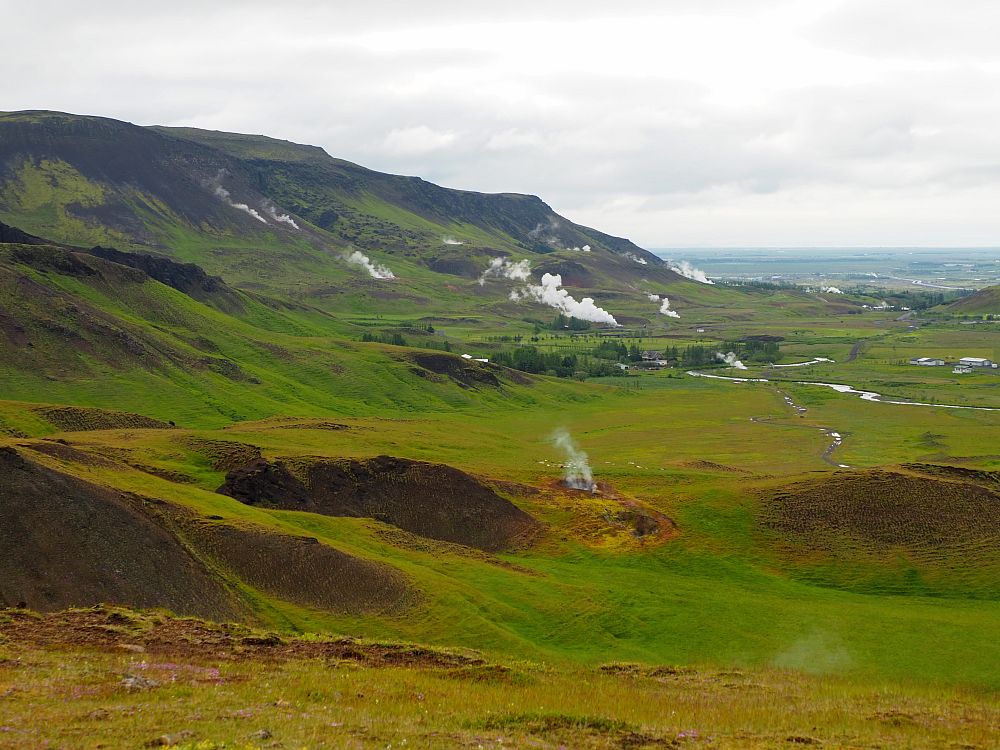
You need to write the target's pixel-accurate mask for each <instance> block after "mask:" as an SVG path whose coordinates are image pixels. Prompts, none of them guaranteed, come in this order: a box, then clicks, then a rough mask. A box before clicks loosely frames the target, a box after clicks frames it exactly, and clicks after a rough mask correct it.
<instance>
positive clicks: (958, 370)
mask: <svg viewBox="0 0 1000 750" xmlns="http://www.w3.org/2000/svg"><path fill="white" fill-rule="evenodd" d="M952 372H953V373H954V374H955V375H968V374H969V373H970V372H972V368H971V367H966V366H965V365H955V368H954V369H953V370H952Z"/></svg>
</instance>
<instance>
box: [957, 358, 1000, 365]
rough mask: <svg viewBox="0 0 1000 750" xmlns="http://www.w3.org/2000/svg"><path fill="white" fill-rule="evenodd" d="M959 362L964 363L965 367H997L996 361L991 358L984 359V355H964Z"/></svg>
mask: <svg viewBox="0 0 1000 750" xmlns="http://www.w3.org/2000/svg"><path fill="white" fill-rule="evenodd" d="M958 364H960V365H964V366H965V367H996V363H995V362H993V361H992V360H989V359H983V358H982V357H962V358H961V359H960V360H958Z"/></svg>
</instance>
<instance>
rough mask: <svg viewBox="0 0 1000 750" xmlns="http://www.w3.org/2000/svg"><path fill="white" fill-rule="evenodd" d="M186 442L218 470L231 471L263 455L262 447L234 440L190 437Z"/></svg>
mask: <svg viewBox="0 0 1000 750" xmlns="http://www.w3.org/2000/svg"><path fill="white" fill-rule="evenodd" d="M184 443H185V444H186V445H187V446H188V447H189V448H191V449H192V450H193V451H195V452H196V453H199V454H201V455H203V456H205V457H206V458H208V459H209V461H211V463H212V468H214V469H215V470H216V471H231V470H232V469H235V468H237V467H239V466H244V465H246V464H248V463H250V462H251V461H255V460H256V459H258V458H260V457H261V453H260V448H258V447H257V446H256V445H250V444H249V443H240V442H237V441H234V440H207V439H204V438H195V437H190V438H187V439H185V440H184Z"/></svg>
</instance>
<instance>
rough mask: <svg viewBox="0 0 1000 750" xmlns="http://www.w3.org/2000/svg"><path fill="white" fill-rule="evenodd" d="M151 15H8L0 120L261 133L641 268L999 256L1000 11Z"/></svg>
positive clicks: (105, 5)
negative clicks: (641, 253)
mask: <svg viewBox="0 0 1000 750" xmlns="http://www.w3.org/2000/svg"><path fill="white" fill-rule="evenodd" d="M145 5H147V4H145V3H141V2H135V1H134V0H130V1H129V2H125V1H123V0H98V2H94V3H88V4H85V5H80V4H78V3H69V2H65V1H63V2H54V1H53V0H34V1H33V2H31V3H25V2H23V0H0V18H4V19H5V21H6V23H5V26H7V29H8V33H5V34H4V42H3V47H4V49H3V53H2V54H0V81H2V82H3V84H2V87H0V110H11V111H12V110H20V109H52V110H60V111H67V112H74V113H80V114H95V115H103V116H107V117H113V118H117V119H123V120H128V121H130V122H135V123H138V124H162V125H190V126H196V127H202V128H211V129H217V130H228V131H235V132H246V133H263V134H266V135H271V136H274V137H278V138H285V139H288V140H292V141H296V142H300V143H309V144H314V145H318V146H322V147H323V148H325V149H326V150H327V151H328V152H329V153H330V154H332V155H334V156H337V157H340V158H344V159H349V160H351V161H354V162H357V163H360V164H363V165H365V166H368V167H371V168H373V169H379V170H383V171H387V172H393V173H398V174H411V175H419V176H421V177H423V178H425V179H427V180H430V181H432V182H436V183H439V184H442V185H446V186H448V187H456V188H462V189H467V190H479V191H486V192H519V193H531V194H535V195H538V196H540V197H542V198H543V199H544V200H545V201H546V202H547V203H549V204H550V205H551V206H552V207H553V208H554V209H555V210H556V211H558V212H559V213H561V214H563V215H565V216H567V217H569V218H570V219H572V220H574V221H578V222H580V223H583V224H587V225H590V226H593V227H596V228H599V229H601V230H603V231H607V232H610V233H613V234H617V235H622V236H627V237H629V238H631V239H633V240H635V241H636V242H638V243H639V244H641V245H643V246H645V247H649V248H666V247H713V246H876V245H886V246H904V245H909V246H974V245H979V246H984V245H989V246H995V245H1000V44H998V43H997V39H998V38H1000V2H997V1H996V0H950V2H947V3H942V2H940V1H931V0H795V1H793V2H787V1H786V2H781V1H777V0H658V1H656V2H654V1H652V0H633V1H631V2H629V1H627V0H623V1H622V2H620V3H609V2H607V1H606V0H603V1H602V2H596V1H594V0H572V1H570V2H562V1H558V2H545V1H544V0H535V1H534V2H529V1H527V0H504V2H500V3H488V4H487V3H476V2H469V0H463V1H461V2H458V1H455V0H421V1H420V2H412V1H411V2H405V1H404V0H366V2H363V3H350V4H348V3H345V2H336V1H334V2H330V1H329V0H327V1H319V0H287V1H285V2H280V3H279V2H260V1H259V0H241V1H240V2H231V1H230V0H213V1H212V2H204V0H199V1H198V2H192V1H191V0H172V2H170V3H160V4H157V7H155V8H153V7H143V6H145ZM150 5H151V4H150ZM12 31H13V32H14V33H11V32H12Z"/></svg>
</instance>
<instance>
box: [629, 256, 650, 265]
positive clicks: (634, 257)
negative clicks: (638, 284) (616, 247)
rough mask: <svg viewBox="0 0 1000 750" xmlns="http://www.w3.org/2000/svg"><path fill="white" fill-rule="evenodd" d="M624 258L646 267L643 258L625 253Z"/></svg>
mask: <svg viewBox="0 0 1000 750" xmlns="http://www.w3.org/2000/svg"><path fill="white" fill-rule="evenodd" d="M625 257H626V258H628V259H629V260H631V261H633V262H634V263H638V264H639V265H640V266H645V265H648V263H647V261H646V259H645V258H640V257H639V256H638V255H636V254H635V253H625Z"/></svg>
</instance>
